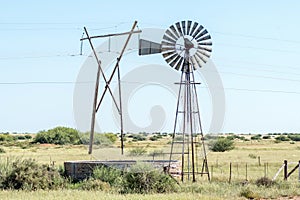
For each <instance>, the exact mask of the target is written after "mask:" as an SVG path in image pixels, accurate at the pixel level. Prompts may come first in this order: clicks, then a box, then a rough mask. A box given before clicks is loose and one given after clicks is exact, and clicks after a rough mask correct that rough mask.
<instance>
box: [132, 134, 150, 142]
mask: <svg viewBox="0 0 300 200" xmlns="http://www.w3.org/2000/svg"><path fill="white" fill-rule="evenodd" d="M146 139H147V138H146V136H144V135H142V134H133V135H132V141H134V142H137V141H145V140H146Z"/></svg>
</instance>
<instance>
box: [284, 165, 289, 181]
mask: <svg viewBox="0 0 300 200" xmlns="http://www.w3.org/2000/svg"><path fill="white" fill-rule="evenodd" d="M283 163H284V167H283V179H284V180H285V181H286V180H287V178H288V177H287V174H288V172H287V171H288V163H287V160H284V161H283Z"/></svg>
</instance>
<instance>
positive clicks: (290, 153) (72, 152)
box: [0, 137, 300, 200]
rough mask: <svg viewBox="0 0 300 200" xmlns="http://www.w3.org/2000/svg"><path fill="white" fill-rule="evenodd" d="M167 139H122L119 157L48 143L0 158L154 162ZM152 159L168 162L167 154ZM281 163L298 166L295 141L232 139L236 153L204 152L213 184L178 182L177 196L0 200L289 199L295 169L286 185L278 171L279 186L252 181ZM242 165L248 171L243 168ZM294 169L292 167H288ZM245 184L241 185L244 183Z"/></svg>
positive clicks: (66, 192) (46, 194) (10, 150)
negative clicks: (136, 152) (140, 152)
mask: <svg viewBox="0 0 300 200" xmlns="http://www.w3.org/2000/svg"><path fill="white" fill-rule="evenodd" d="M169 140H170V138H169V137H165V138H162V139H160V140H158V141H150V140H146V141H141V142H132V141H130V140H129V141H126V143H125V147H126V148H125V155H123V156H122V155H121V154H120V149H119V148H118V146H119V143H118V142H116V143H115V145H114V146H113V147H105V148H99V147H97V146H95V148H94V152H93V154H92V155H88V154H87V146H84V145H50V144H34V145H28V146H25V147H24V146H20V145H19V146H7V145H6V146H3V147H2V148H3V149H4V150H5V153H2V154H0V160H1V161H2V162H5V161H6V160H7V159H13V158H14V159H16V158H33V159H35V160H36V161H37V162H38V163H43V164H54V165H56V166H62V165H63V163H64V161H71V160H95V159H98V160H118V159H153V157H152V156H149V155H148V154H149V153H151V152H153V151H167V149H168V148H169V146H170V145H169ZM137 147H138V148H144V149H145V150H146V153H144V154H143V155H141V156H138V157H137V156H132V155H130V153H129V152H130V150H131V149H133V148H137ZM155 159H167V157H166V156H160V157H156V158H155ZM283 160H288V161H289V162H298V160H300V142H295V143H291V142H289V141H287V142H280V143H276V142H274V140H255V141H253V140H250V141H241V140H235V149H234V150H231V151H228V152H210V151H209V152H208V162H209V163H208V164H209V169H210V172H211V176H212V181H211V182H208V181H207V178H206V177H200V176H199V177H198V181H197V182H196V183H189V182H187V183H181V189H180V191H179V192H177V193H170V194H168V193H167V194H148V195H139V194H127V195H122V194H119V193H117V192H114V191H84V190H73V189H62V190H51V191H44V190H38V191H32V192H29V191H10V190H8V191H7V190H5V191H0V199H33V200H35V199H41V198H43V199H44V200H47V199H145V200H146V199H172V200H173V199H245V197H242V196H243V195H241V193H242V192H246V193H247V192H252V193H253V194H252V195H254V197H255V198H257V199H262V198H266V199H268V198H274V199H276V198H286V199H288V198H293V197H295V196H299V195H300V185H299V183H298V171H296V172H295V173H294V174H293V175H292V176H291V177H290V178H289V180H288V181H283V180H282V179H283V173H282V172H281V173H280V174H279V176H278V177H277V182H278V184H277V185H275V186H272V187H269V188H266V187H258V186H256V185H255V184H254V183H255V181H256V180H257V179H258V178H261V177H264V176H267V177H268V178H271V179H272V178H273V177H274V175H275V173H276V172H277V171H278V169H279V168H280V167H281V166H282V164H283ZM230 163H232V174H231V183H230V184H229V183H228V180H229V164H230ZM246 166H247V167H246ZM291 167H294V165H291ZM246 179H247V180H248V184H246V185H244V184H242V183H243V182H245V180H246Z"/></svg>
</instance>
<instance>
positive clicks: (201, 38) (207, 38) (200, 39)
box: [197, 35, 211, 42]
mask: <svg viewBox="0 0 300 200" xmlns="http://www.w3.org/2000/svg"><path fill="white" fill-rule="evenodd" d="M209 39H211V37H210V35H206V36H204V37H200V38H199V39H197V42H200V41H204V40H209Z"/></svg>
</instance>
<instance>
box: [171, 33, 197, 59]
mask: <svg viewBox="0 0 300 200" xmlns="http://www.w3.org/2000/svg"><path fill="white" fill-rule="evenodd" d="M196 47H197V41H195V40H193V38H192V37H191V36H189V35H185V36H181V37H180V38H178V40H177V41H176V44H175V49H176V53H177V54H178V55H180V56H181V57H191V56H194V55H195V54H196V52H197V48H196Z"/></svg>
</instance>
